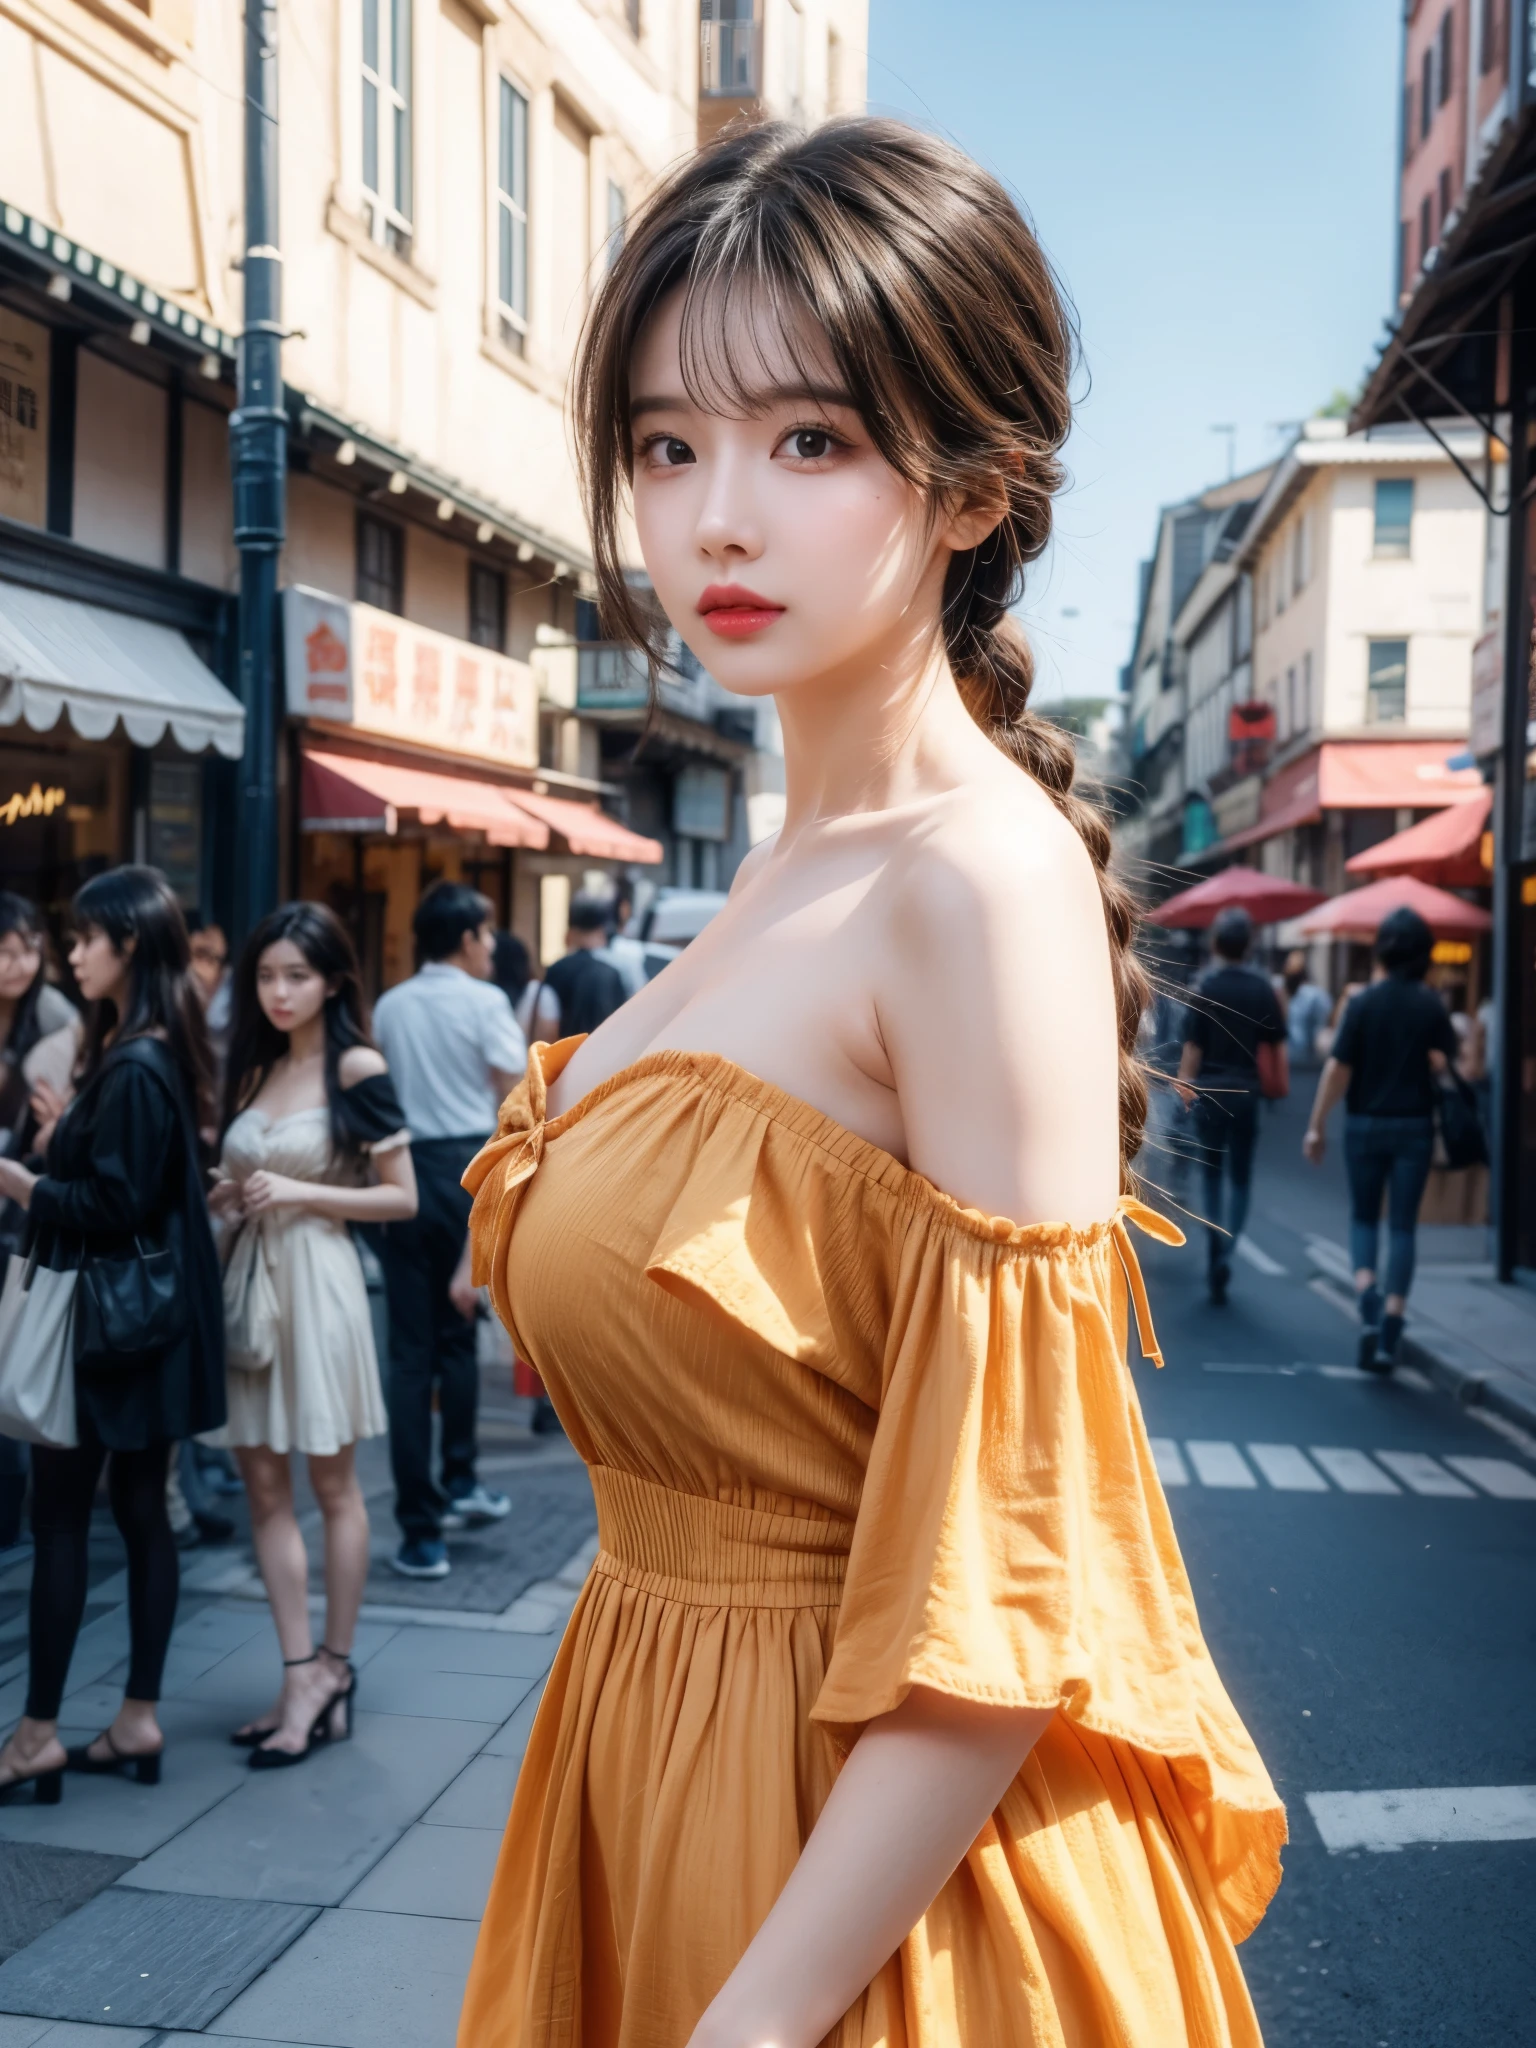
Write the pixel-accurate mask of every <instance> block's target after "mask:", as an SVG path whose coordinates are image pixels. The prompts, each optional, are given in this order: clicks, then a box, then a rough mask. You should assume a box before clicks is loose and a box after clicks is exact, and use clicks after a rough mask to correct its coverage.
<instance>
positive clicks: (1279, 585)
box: [1274, 540, 1290, 618]
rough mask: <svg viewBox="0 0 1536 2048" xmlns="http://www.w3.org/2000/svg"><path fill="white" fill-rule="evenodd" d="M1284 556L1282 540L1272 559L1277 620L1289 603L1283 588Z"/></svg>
mask: <svg viewBox="0 0 1536 2048" xmlns="http://www.w3.org/2000/svg"><path fill="white" fill-rule="evenodd" d="M1285 554H1286V543H1285V542H1284V541H1283V540H1282V541H1281V543H1280V545H1279V546H1278V547H1277V548H1276V550H1275V559H1274V582H1275V616H1276V618H1278V617H1279V616H1280V614H1281V612H1283V611H1284V610H1285V607H1286V605H1287V604H1288V603H1289V602H1290V599H1289V597H1288V596H1287V593H1286V588H1285Z"/></svg>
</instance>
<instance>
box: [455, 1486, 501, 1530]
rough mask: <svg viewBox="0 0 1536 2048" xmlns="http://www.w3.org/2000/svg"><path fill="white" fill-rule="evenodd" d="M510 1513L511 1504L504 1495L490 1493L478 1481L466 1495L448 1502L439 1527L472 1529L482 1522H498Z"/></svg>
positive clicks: (488, 1489) (463, 1494) (458, 1496)
mask: <svg viewBox="0 0 1536 2048" xmlns="http://www.w3.org/2000/svg"><path fill="white" fill-rule="evenodd" d="M511 1512H512V1503H511V1501H510V1500H508V1498H507V1496H506V1495H505V1494H504V1493H492V1492H491V1490H490V1488H489V1487H488V1486H482V1485H481V1484H480V1482H479V1481H478V1480H476V1482H475V1484H474V1485H473V1486H472V1487H471V1488H470V1489H469V1491H468V1493H461V1494H457V1495H455V1497H454V1498H453V1499H452V1500H450V1501H449V1503H448V1505H447V1507H446V1508H445V1509H444V1511H443V1517H442V1524H441V1526H442V1527H443V1528H445V1529H474V1528H477V1527H478V1526H479V1525H480V1524H481V1523H482V1522H499V1521H502V1520H503V1519H504V1518H505V1517H506V1516H507V1515H510V1514H511Z"/></svg>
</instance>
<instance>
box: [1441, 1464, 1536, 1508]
mask: <svg viewBox="0 0 1536 2048" xmlns="http://www.w3.org/2000/svg"><path fill="white" fill-rule="evenodd" d="M1445 1462H1446V1463H1447V1465H1450V1466H1451V1467H1452V1468H1453V1469H1454V1470H1455V1471H1457V1472H1459V1473H1460V1474H1461V1476H1462V1478H1463V1479H1470V1480H1471V1481H1472V1483H1473V1485H1474V1486H1480V1487H1481V1488H1482V1489H1483V1491H1484V1493H1491V1494H1492V1495H1493V1497H1494V1499H1495V1500H1536V1479H1533V1478H1532V1477H1531V1475H1530V1473H1529V1472H1527V1471H1526V1470H1525V1469H1524V1467H1523V1466H1520V1465H1512V1464H1511V1463H1510V1461H1509V1460H1508V1458H1447V1459H1446V1461H1445Z"/></svg>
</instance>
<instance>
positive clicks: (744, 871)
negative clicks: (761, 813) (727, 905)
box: [730, 832, 779, 896]
mask: <svg viewBox="0 0 1536 2048" xmlns="http://www.w3.org/2000/svg"><path fill="white" fill-rule="evenodd" d="M778 843H779V835H778V833H777V832H772V833H770V834H769V836H768V837H767V838H766V839H759V841H758V842H757V844H756V846H753V847H749V848H748V850H747V851H746V852H745V853H744V854H743V855H742V857H741V859H740V861H739V862H738V863H737V867H736V872H735V874H734V875H733V876H732V877H731V889H730V893H731V894H732V895H733V896H736V895H739V894H740V893H741V891H742V890H743V889H744V888H745V887H746V886H747V884H748V882H750V881H751V879H752V877H753V876H754V875H755V874H757V873H758V871H759V870H760V869H761V868H762V867H763V866H765V865H766V863H767V861H768V858H769V856H770V854H771V853H772V852H773V849H774V848H775V846H777V845H778Z"/></svg>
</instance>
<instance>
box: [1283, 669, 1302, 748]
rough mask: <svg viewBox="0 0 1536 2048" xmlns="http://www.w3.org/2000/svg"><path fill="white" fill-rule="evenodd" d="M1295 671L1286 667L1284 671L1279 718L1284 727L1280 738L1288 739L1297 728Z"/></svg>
mask: <svg viewBox="0 0 1536 2048" xmlns="http://www.w3.org/2000/svg"><path fill="white" fill-rule="evenodd" d="M1296 712H1297V703H1296V671H1295V669H1294V668H1288V669H1287V670H1286V672H1285V702H1284V703H1283V704H1282V705H1281V707H1280V719H1281V723H1282V725H1283V727H1284V731H1283V732H1282V734H1281V738H1282V739H1289V738H1290V737H1291V734H1292V733H1293V732H1296V731H1297V730H1298V729H1299V728H1298V727H1297V724H1296Z"/></svg>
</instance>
